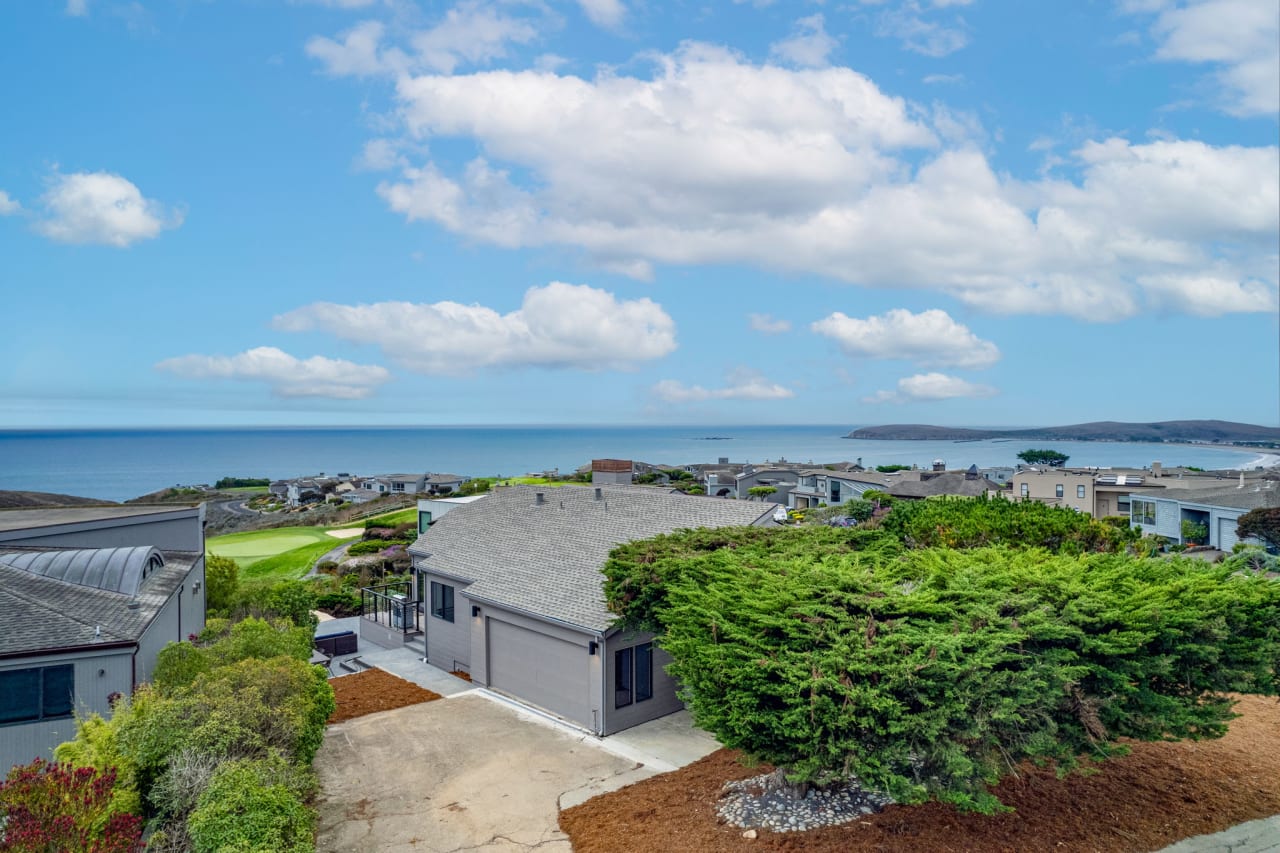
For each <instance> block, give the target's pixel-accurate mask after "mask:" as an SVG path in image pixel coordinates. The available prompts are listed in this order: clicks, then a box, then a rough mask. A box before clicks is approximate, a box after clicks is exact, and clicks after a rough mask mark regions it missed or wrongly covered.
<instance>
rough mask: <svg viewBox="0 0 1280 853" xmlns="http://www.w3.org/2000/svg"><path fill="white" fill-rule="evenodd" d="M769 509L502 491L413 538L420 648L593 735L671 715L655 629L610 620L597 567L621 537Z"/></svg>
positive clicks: (666, 496) (633, 492) (759, 520)
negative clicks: (625, 627) (420, 602)
mask: <svg viewBox="0 0 1280 853" xmlns="http://www.w3.org/2000/svg"><path fill="white" fill-rule="evenodd" d="M776 509H777V507H775V506H774V505H772V504H760V503H747V502H743V501H718V500H711V499H709V498H706V497H699V496H693V495H682V494H678V493H677V494H672V493H669V492H665V491H662V490H659V489H650V488H645V487H643V486H595V487H576V486H562V487H560V488H556V489H544V488H541V487H538V486H508V487H503V488H499V489H496V490H494V491H493V492H492V493H491V494H489V495H486V496H484V498H483V500H479V501H475V502H474V503H470V504H467V505H466V506H460V507H455V508H454V509H452V510H450V511H449V513H448V514H447V515H446V516H445V517H444V518H442V519H440V520H439V521H437V522H436V523H435V524H433V525H432V526H431V527H430V529H429V530H427V532H426V533H425V534H424V535H422V536H420V537H419V538H418V540H417V541H416V542H415V543H414V544H413V545H411V546H410V547H409V553H410V554H412V555H413V557H414V561H413V562H414V571H415V573H416V575H417V588H418V589H419V590H421V591H422V592H424V593H425V595H422V596H420V597H422V598H423V599H424V605H425V609H426V615H425V618H424V624H425V629H426V649H427V652H426V656H427V659H428V660H429V661H430V662H431V663H432V664H435V665H436V666H439V667H441V668H443V669H447V670H459V669H460V670H465V671H467V672H469V673H470V675H471V679H472V681H473V682H474V683H476V684H478V685H483V686H486V687H488V688H490V689H492V690H495V691H497V692H500V693H504V694H506V695H509V696H512V697H514V698H516V699H518V700H520V701H522V702H526V703H528V704H530V705H534V706H537V707H539V708H542V709H545V710H547V711H549V712H551V713H553V714H556V715H559V716H560V717H562V718H564V719H566V720H569V721H572V722H573V723H575V724H577V725H579V726H582V727H583V728H585V729H588V730H590V731H592V732H594V733H596V734H601V735H604V734H611V733H613V732H617V731H620V730H622V729H626V728H630V727H631V726H634V725H637V724H639V723H642V722H645V721H646V720H651V719H654V718H656V717H660V716H663V715H665V714H669V713H671V712H673V711H677V710H679V709H680V708H681V707H682V705H681V702H680V700H679V699H678V698H677V697H676V686H675V683H674V682H673V681H672V679H671V678H670V677H669V676H668V675H667V674H666V671H665V667H666V665H667V664H668V663H669V662H670V658H669V657H668V656H667V655H666V654H665V653H664V652H663V651H662V650H661V649H659V648H657V647H655V646H654V644H653V636H652V635H651V634H645V633H629V632H624V631H622V630H620V629H618V628H616V627H614V624H613V623H614V616H613V614H611V613H610V612H609V611H608V610H607V609H606V608H605V604H604V593H603V583H604V576H603V575H602V574H601V569H602V567H603V566H604V562H605V559H606V558H607V557H608V555H609V552H610V550H612V549H613V548H614V547H615V546H616V545H619V544H621V543H624V542H628V541H631V540H635V539H644V538H647V537H650V536H655V535H658V534H660V533H669V532H671V531H675V530H679V529H682V528H697V527H727V526H745V525H767V526H771V525H772V524H773V523H774V522H773V521H772V517H773V514H774V512H775V510H776Z"/></svg>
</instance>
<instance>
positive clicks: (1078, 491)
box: [1076, 484, 1085, 498]
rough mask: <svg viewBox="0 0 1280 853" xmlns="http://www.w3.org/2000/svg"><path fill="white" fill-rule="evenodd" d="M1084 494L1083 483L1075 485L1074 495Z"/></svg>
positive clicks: (1081, 495)
mask: <svg viewBox="0 0 1280 853" xmlns="http://www.w3.org/2000/svg"><path fill="white" fill-rule="evenodd" d="M1084 496H1085V488H1084V484H1081V485H1078V486H1076V497H1078V498H1083V497H1084Z"/></svg>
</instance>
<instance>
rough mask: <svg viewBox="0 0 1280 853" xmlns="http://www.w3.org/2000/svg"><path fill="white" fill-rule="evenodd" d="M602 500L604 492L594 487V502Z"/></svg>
mask: <svg viewBox="0 0 1280 853" xmlns="http://www.w3.org/2000/svg"><path fill="white" fill-rule="evenodd" d="M603 499H604V492H603V491H602V490H601V489H600V487H599V486H596V500H603Z"/></svg>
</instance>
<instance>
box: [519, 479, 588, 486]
mask: <svg viewBox="0 0 1280 853" xmlns="http://www.w3.org/2000/svg"><path fill="white" fill-rule="evenodd" d="M502 484H503V485H507V486H552V487H555V486H589V485H591V484H590V483H584V482H582V481H580V480H549V479H547V478H546V477H508V478H507V479H505V480H503V481H502Z"/></svg>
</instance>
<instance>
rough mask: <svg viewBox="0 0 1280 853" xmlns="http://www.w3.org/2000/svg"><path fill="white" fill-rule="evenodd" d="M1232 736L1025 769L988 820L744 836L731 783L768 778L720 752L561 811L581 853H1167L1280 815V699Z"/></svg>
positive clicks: (952, 815)
mask: <svg viewBox="0 0 1280 853" xmlns="http://www.w3.org/2000/svg"><path fill="white" fill-rule="evenodd" d="M1236 711H1237V712H1239V713H1240V714H1242V715H1243V716H1241V717H1240V718H1239V719H1236V720H1234V721H1233V722H1232V723H1231V728H1230V731H1229V732H1228V734H1227V735H1226V736H1225V737H1223V738H1222V739H1220V740H1215V741H1200V742H1198V743H1196V742H1180V743H1137V744H1133V752H1132V753H1131V754H1129V755H1127V756H1124V757H1122V758H1116V759H1113V760H1111V761H1109V762H1106V763H1105V764H1102V765H1098V766H1099V767H1100V769H1099V772H1098V773H1096V774H1094V775H1091V776H1081V775H1079V774H1072V775H1070V776H1068V777H1067V778H1065V779H1058V778H1056V776H1055V775H1054V774H1053V772H1052V771H1048V770H1037V769H1034V768H1024V769H1023V771H1022V772H1021V773H1020V775H1019V776H1018V777H1017V778H1011V779H1007V780H1005V781H1004V782H1002V783H1001V784H1000V786H999V787H998V788H997V789H996V795H997V796H998V797H1000V799H1001V800H1002V801H1003V802H1004V803H1005V804H1006V805H1008V806H1012V807H1013V808H1014V809H1016V811H1015V812H1012V813H1009V814H1003V815H996V816H992V817H986V816H983V815H973V814H961V813H959V812H957V811H955V809H953V808H951V807H950V806H944V805H941V804H939V803H927V804H924V805H919V806H889V807H888V808H886V809H885V810H884V811H883V812H881V813H880V814H877V815H872V816H870V817H868V818H864V819H863V820H860V821H857V822H855V823H849V824H845V825H843V826H839V827H829V828H826V829H819V830H812V831H809V832H798V833H773V832H769V831H766V830H760V832H759V837H758V838H756V839H754V840H747V839H745V838H743V837H742V830H741V829H739V828H737V827H732V826H728V825H725V824H722V823H720V822H719V820H718V818H717V816H716V813H715V804H716V800H717V798H718V797H719V794H720V789H721V786H722V785H723V784H724V782H726V781H727V780H729V779H744V778H746V777H748V776H756V775H759V774H760V773H764V772H766V771H768V770H769V769H771V768H769V767H767V766H757V767H755V768H746V767H743V766H742V765H741V764H739V763H738V762H737V760H736V753H733V752H730V751H728V750H723V749H722V750H720V751H718V752H715V753H713V754H711V755H709V756H707V757H706V758H704V759H702V760H701V761H698V762H695V763H694V764H691V765H689V766H688V767H685V768H682V769H680V770H677V771H675V772H673V773H666V774H663V775H661V776H655V777H653V778H651V779H646V780H645V781H643V782H639V783H637V784H635V785H631V786H629V787H626V788H623V789H621V790H618V791H614V792H612V793H609V794H604V795H601V796H599V797H596V798H594V799H592V800H588V801H587V802H585V803H583V804H582V805H580V806H575V807H574V808H571V809H567V810H565V811H563V812H561V813H560V826H561V828H562V829H563V830H564V831H565V832H566V833H568V835H569V838H570V840H571V841H572V843H573V849H574V850H575V851H576V853H648V851H652V853H668V851H675V850H680V851H720V850H725V851H729V850H732V851H742V850H744V849H747V848H749V847H754V848H756V849H761V850H788V851H800V850H803V851H818V853H835V851H840V852H841V853H844V852H845V851H880V853H895V852H896V851H902V853H908V851H910V853H928V851H974V853H1029V851H1041V850H1043V851H1054V853H1065V851H1114V853H1137V851H1151V850H1159V849H1160V848H1161V847H1165V846H1167V845H1169V844H1172V843H1174V842H1175V841H1179V840H1181V839H1183V838H1189V837H1191V836H1194V835H1202V834H1204V833H1208V832H1218V831H1220V830H1223V829H1226V828H1227V827H1230V826H1234V825H1235V824H1238V823H1243V822H1245V821H1249V820H1254V819H1257V818H1262V817H1269V816H1271V815H1275V814H1280V703H1278V702H1277V700H1276V699H1274V698H1263V697H1256V696H1246V697H1242V698H1241V699H1240V703H1239V704H1238V705H1237V706H1236Z"/></svg>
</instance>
